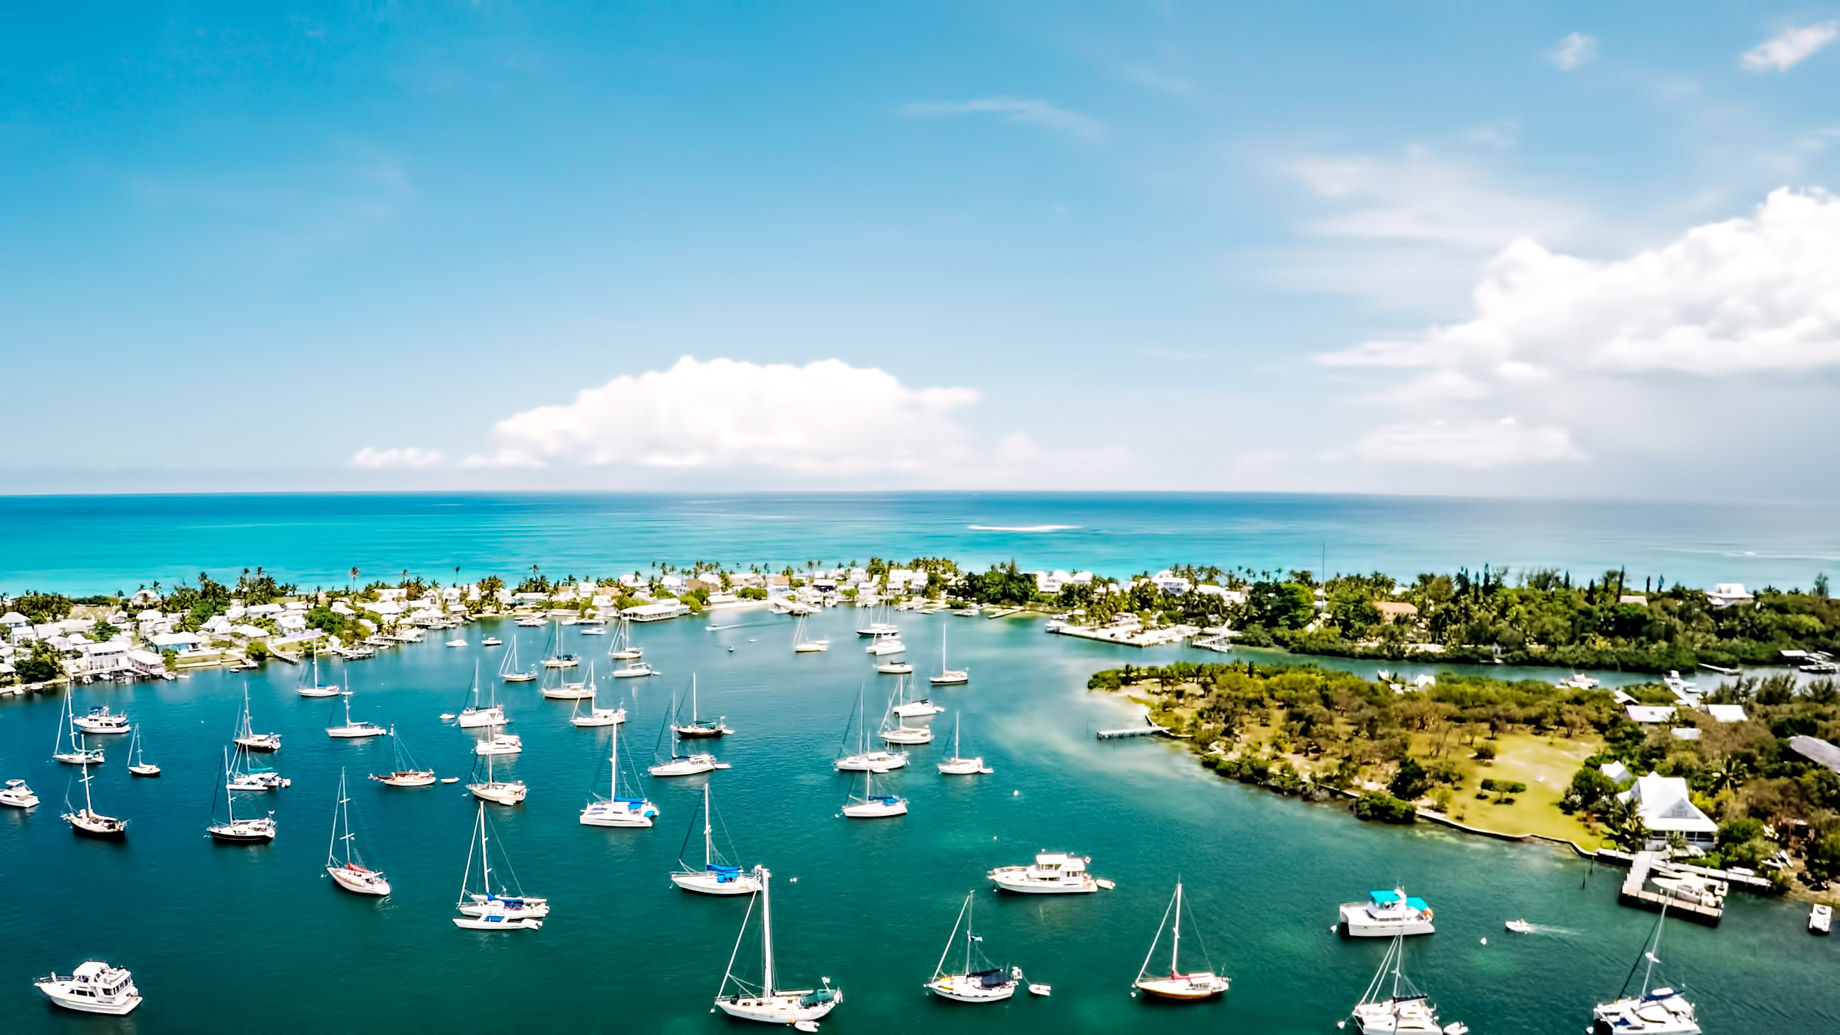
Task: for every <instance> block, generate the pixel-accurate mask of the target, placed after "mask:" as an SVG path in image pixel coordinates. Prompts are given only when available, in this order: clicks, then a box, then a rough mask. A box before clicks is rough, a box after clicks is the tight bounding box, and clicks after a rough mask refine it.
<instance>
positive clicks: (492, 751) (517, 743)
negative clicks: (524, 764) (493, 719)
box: [473, 733, 524, 758]
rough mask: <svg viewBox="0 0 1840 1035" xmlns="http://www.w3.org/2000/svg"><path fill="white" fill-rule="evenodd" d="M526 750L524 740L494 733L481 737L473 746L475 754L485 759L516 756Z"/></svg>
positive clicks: (511, 735)
mask: <svg viewBox="0 0 1840 1035" xmlns="http://www.w3.org/2000/svg"><path fill="white" fill-rule="evenodd" d="M523 750H524V738H523V737H519V736H515V735H513V734H510V733H494V734H492V735H491V736H489V737H481V738H480V740H479V742H478V743H476V744H474V745H473V754H475V755H478V756H480V757H481V758H484V757H485V756H487V755H515V754H517V753H519V752H521V751H523Z"/></svg>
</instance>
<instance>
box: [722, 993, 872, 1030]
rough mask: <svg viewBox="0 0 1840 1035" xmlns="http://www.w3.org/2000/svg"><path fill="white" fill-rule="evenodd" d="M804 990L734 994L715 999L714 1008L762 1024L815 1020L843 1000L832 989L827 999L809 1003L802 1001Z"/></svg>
mask: <svg viewBox="0 0 1840 1035" xmlns="http://www.w3.org/2000/svg"><path fill="white" fill-rule="evenodd" d="M809 991H810V990H809V989H807V990H806V991H804V992H782V993H779V994H778V995H773V996H737V997H735V998H726V999H717V1000H716V1008H717V1009H719V1010H721V1011H722V1012H723V1013H725V1014H728V1015H729V1016H730V1017H736V1018H739V1019H741V1020H744V1021H760V1022H762V1023H765V1024H797V1023H798V1022H799V1021H815V1020H817V1019H818V1018H820V1017H823V1016H824V1015H825V1014H828V1013H830V1012H831V1011H832V1010H834V1009H836V1008H837V1004H838V1003H841V1002H843V993H842V992H836V993H834V994H833V995H832V996H831V998H829V999H827V1000H825V1001H823V1002H821V1003H813V1004H812V1005H810V1006H806V1005H805V1004H804V999H805V996H806V995H807V994H808V993H809Z"/></svg>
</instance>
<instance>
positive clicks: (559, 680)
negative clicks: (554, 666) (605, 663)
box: [542, 662, 594, 701]
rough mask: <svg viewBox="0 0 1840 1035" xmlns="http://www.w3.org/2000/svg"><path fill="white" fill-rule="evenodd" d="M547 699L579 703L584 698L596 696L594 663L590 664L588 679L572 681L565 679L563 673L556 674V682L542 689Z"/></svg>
mask: <svg viewBox="0 0 1840 1035" xmlns="http://www.w3.org/2000/svg"><path fill="white" fill-rule="evenodd" d="M542 694H543V696H544V698H545V699H547V700H551V701H579V700H581V699H582V698H584V697H593V696H594V663H593V662H589V663H588V678H586V679H578V680H574V681H570V680H568V679H565V678H563V675H562V673H561V671H559V670H558V671H557V672H556V682H555V683H554V684H553V685H551V686H546V687H544V688H543V689H542Z"/></svg>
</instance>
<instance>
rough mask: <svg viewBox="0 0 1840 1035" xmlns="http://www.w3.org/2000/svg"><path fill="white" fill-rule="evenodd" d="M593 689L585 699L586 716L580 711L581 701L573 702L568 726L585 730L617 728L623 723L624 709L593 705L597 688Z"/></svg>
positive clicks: (624, 717) (596, 695) (624, 719)
mask: <svg viewBox="0 0 1840 1035" xmlns="http://www.w3.org/2000/svg"><path fill="white" fill-rule="evenodd" d="M595 689H596V692H595V693H593V694H589V695H588V697H587V701H588V711H587V713H586V714H583V712H582V710H581V701H579V700H577V701H576V702H575V710H574V711H572V712H570V713H569V725H571V726H574V727H576V728H577V729H585V728H588V727H593V726H618V725H619V724H620V723H622V722H625V721H626V709H625V708H602V707H600V706H599V705H597V704H595V701H596V700H597V698H598V692H599V688H598V687H596V688H595Z"/></svg>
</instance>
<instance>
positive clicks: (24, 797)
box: [0, 780, 38, 809]
mask: <svg viewBox="0 0 1840 1035" xmlns="http://www.w3.org/2000/svg"><path fill="white" fill-rule="evenodd" d="M37 804H38V795H36V794H34V793H32V788H30V787H27V786H26V782H25V781H24V780H8V781H7V782H6V788H5V789H4V790H0V805H11V806H12V807H13V808H16V809H29V808H31V807H32V806H34V805H37Z"/></svg>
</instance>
